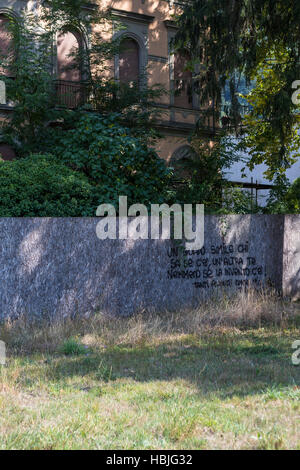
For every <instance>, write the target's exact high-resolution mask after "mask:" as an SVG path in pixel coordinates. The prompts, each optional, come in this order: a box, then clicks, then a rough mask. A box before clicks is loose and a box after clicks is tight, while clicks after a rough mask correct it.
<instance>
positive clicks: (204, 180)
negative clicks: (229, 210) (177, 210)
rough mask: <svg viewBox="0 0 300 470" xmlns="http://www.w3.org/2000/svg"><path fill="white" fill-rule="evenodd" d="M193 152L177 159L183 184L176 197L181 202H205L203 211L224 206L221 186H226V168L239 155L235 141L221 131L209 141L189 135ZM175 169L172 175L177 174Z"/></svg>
mask: <svg viewBox="0 0 300 470" xmlns="http://www.w3.org/2000/svg"><path fill="white" fill-rule="evenodd" d="M192 145H193V148H194V154H193V155H191V156H190V158H186V159H184V160H182V161H179V162H178V165H177V166H178V170H177V172H176V173H177V175H178V173H179V174H180V171H181V172H182V175H183V182H184V184H183V185H182V184H181V185H179V186H178V188H177V191H176V195H175V199H176V200H177V201H178V202H180V203H189V204H204V205H205V209H206V212H208V213H211V212H218V211H221V210H222V207H223V190H224V189H225V188H227V187H229V186H228V185H229V183H228V182H227V181H226V179H225V174H226V171H227V170H228V169H229V168H230V166H231V165H232V164H233V163H234V162H235V161H237V160H239V159H240V155H239V153H238V145H237V144H236V143H235V142H234V141H233V139H230V138H228V137H226V136H224V135H219V136H218V138H217V139H216V140H215V141H214V142H212V141H209V140H208V139H204V138H203V137H202V138H200V139H199V138H197V137H196V136H195V137H194V138H193V139H192ZM176 173H175V175H176Z"/></svg>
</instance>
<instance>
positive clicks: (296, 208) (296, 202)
mask: <svg viewBox="0 0 300 470" xmlns="http://www.w3.org/2000/svg"><path fill="white" fill-rule="evenodd" d="M286 204H287V207H288V210H289V212H295V213H299V212H300V178H298V179H296V181H294V183H293V184H292V186H291V187H290V188H289V190H288V192H287V194H286Z"/></svg>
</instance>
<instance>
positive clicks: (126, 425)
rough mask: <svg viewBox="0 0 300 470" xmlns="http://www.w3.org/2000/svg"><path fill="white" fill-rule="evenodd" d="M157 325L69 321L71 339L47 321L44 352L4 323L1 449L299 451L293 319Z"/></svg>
mask: <svg viewBox="0 0 300 470" xmlns="http://www.w3.org/2000/svg"><path fill="white" fill-rule="evenodd" d="M190 318H191V317H190ZM110 322H111V323H112V322H113V320H111V319H110ZM122 322H123V323H122ZM155 322H156V323H155ZM153 324H155V325H156V326H155V327H153V328H154V329H153V330H151V329H150V322H149V321H148V320H145V319H143V318H142V317H137V318H135V319H131V320H123V321H119V323H118V326H117V327H116V326H114V327H111V329H112V330H113V331H111V332H110V326H109V324H108V323H107V321H106V322H105V327H104V326H103V325H102V330H101V334H100V332H99V331H98V335H97V334H96V326H95V324H94V330H93V331H92V330H91V325H89V328H88V329H87V330H86V331H82V325H81V327H79V326H78V325H77V326H76V325H73V326H72V328H73V330H72V328H71V327H70V325H69V326H68V329H69V330H70V331H71V330H72V332H71V333H72V339H68V338H67V339H66V337H65V338H64V336H66V333H65V331H64V333H63V334H62V333H59V332H58V331H56V332H55V331H54V330H51V331H52V332H51V333H49V328H50V327H47V328H48V330H47V335H48V336H47V335H46V333H45V330H44V331H43V333H41V334H42V335H43V337H44V338H46V336H47V338H48V341H49V337H50V336H51V335H52V336H53V337H54V336H55V337H58V339H57V341H58V343H57V345H55V346H53V343H51V342H48V343H47V344H48V346H49V344H51V345H52V346H51V347H50V346H49V347H48V350H47V349H46V350H45V351H42V350H41V348H40V347H39V346H38V345H39V341H38V339H37V337H35V338H34V337H33V336H32V338H33V339H32V343H33V346H32V348H33V350H29V349H30V348H28V351H27V352H26V351H22V348H21V347H20V341H21V340H22V337H21V338H20V337H19V336H18V335H17V333H16V331H15V330H14V331H12V330H13V327H11V329H10V330H9V328H8V327H7V326H6V327H5V328H6V329H2V335H3V336H5V335H6V341H7V345H8V361H7V365H6V366H5V367H1V366H0V448H1V449H228V448H231V449H287V448H288V449H298V450H299V449H300V427H299V423H300V366H298V367H297V366H293V365H292V362H291V355H292V349H291V345H292V343H293V342H294V341H295V340H297V339H300V334H299V317H298V316H297V315H296V316H295V317H294V319H293V321H290V322H288V323H285V324H281V325H265V326H264V327H262V326H256V327H248V328H244V327H241V326H240V327H237V326H224V325H222V326H220V325H219V326H215V327H213V328H212V327H208V326H207V327H204V326H203V325H202V326H201V327H200V326H199V328H198V329H197V328H196V327H195V325H192V326H191V328H192V329H193V330H194V331H190V330H189V328H188V327H187V324H185V326H184V324H180V323H179V320H178V318H177V319H176V318H174V316H173V317H172V318H171V317H168V323H167V324H166V321H165V320H164V318H163V317H162V316H160V317H157V318H156V320H155V318H152V323H151V325H153ZM180 325H181V326H180ZM163 326H164V327H163ZM98 327H99V325H98ZM76 328H77V330H79V333H78V336H77V338H75V336H76V335H75V333H76ZM114 328H117V331H116V330H114ZM185 330H186V331H185ZM20 331H23V334H24V335H25V332H26V327H24V329H23V330H21V329H20V330H19V332H20ZM109 332H110V333H109ZM158 332H159V334H158ZM29 333H30V332H29V331H27V333H26V334H28V335H29ZM54 333H55V334H54ZM19 334H20V333H19ZM60 334H61V335H62V336H60ZM0 338H1V329H0ZM21 342H22V341H21ZM45 342H46V339H45ZM23 344H26V340H25V339H24V338H23ZM34 345H35V346H34ZM20 348H21V349H20ZM35 348H36V351H35Z"/></svg>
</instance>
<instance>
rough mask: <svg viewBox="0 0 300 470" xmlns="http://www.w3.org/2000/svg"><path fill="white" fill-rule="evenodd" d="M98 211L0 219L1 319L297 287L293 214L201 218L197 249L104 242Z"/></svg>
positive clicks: (157, 307) (299, 255)
mask: <svg viewBox="0 0 300 470" xmlns="http://www.w3.org/2000/svg"><path fill="white" fill-rule="evenodd" d="M98 221H99V219H96V218H80V219H70V218H32V219H30V218H24V219H18V218H10V219H5V218H3V219H0V279H1V283H0V316H1V317H2V318H3V317H8V316H10V317H14V316H16V315H20V314H24V313H25V314H28V315H39V316H41V315H44V316H47V317H48V316H50V317H56V318H57V317H60V316H66V315H75V314H80V315H84V314H92V313H95V312H97V311H99V310H101V311H103V312H104V313H110V314H117V315H130V314H132V313H134V312H137V311H141V310H147V311H164V310H175V309H181V308H185V307H194V306H196V305H197V304H198V303H199V302H201V300H203V299H204V298H206V297H207V296H210V295H214V293H215V292H216V291H221V292H229V293H230V292H233V291H235V290H236V289H240V288H243V287H244V286H247V285H254V286H258V287H259V286H264V285H270V283H272V285H274V286H276V288H277V289H279V290H282V291H283V292H284V294H285V295H289V296H292V297H294V298H295V297H296V296H297V295H298V296H299V291H300V239H299V229H300V216H286V217H284V216H264V215H245V216H226V217H214V216H207V217H205V246H204V248H203V249H202V250H201V252H195V253H184V252H183V251H182V247H181V246H178V244H176V243H175V242H174V241H166V240H156V241H152V240H137V241H133V240H122V241H121V240H105V241H101V240H99V239H98V238H97V236H96V225H97V223H98Z"/></svg>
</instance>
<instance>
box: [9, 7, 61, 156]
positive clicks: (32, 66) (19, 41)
mask: <svg viewBox="0 0 300 470" xmlns="http://www.w3.org/2000/svg"><path fill="white" fill-rule="evenodd" d="M9 32H10V34H11V36H12V38H13V43H14V49H15V53H14V56H15V58H14V60H13V61H12V63H10V64H9V65H7V67H9V75H10V77H13V79H11V78H10V77H3V79H4V80H5V82H6V86H7V95H8V99H9V101H10V102H12V103H13V104H14V113H12V115H11V117H10V119H9V121H2V123H1V131H2V134H3V137H2V140H3V141H4V142H7V143H9V144H11V145H12V146H13V147H14V148H15V150H16V153H17V155H18V156H24V155H28V154H29V153H30V152H38V151H39V150H40V148H41V147H42V145H43V140H44V136H45V133H46V125H47V123H48V122H49V121H51V120H55V119H57V118H58V117H59V115H60V114H61V113H59V112H58V111H57V110H56V109H55V108H54V86H53V80H52V76H51V73H50V72H49V70H51V66H52V54H53V50H52V35H51V33H50V32H49V31H44V30H37V25H36V18H35V17H33V16H32V15H30V14H24V15H23V16H22V17H21V19H20V23H19V22H16V21H15V20H11V21H10V23H9ZM33 44H35V47H33ZM0 59H1V58H0ZM1 63H2V65H3V66H5V61H3V60H1Z"/></svg>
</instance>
